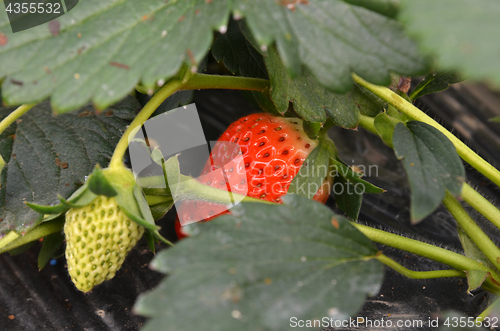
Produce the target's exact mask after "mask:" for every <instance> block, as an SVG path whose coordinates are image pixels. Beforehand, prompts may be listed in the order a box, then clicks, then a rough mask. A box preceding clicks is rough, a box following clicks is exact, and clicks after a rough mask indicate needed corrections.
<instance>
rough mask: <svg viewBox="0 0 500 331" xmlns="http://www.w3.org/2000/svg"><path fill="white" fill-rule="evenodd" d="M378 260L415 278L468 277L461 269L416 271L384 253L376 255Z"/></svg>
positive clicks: (404, 274)
mask: <svg viewBox="0 0 500 331" xmlns="http://www.w3.org/2000/svg"><path fill="white" fill-rule="evenodd" d="M376 259H377V260H379V261H380V262H382V263H383V264H385V265H386V266H388V267H390V268H392V269H394V270H395V271H397V272H399V273H400V274H402V275H403V276H406V277H408V278H413V279H431V278H446V277H467V275H466V274H465V272H463V271H460V270H453V269H451V270H433V271H414V270H410V269H407V268H405V267H403V266H402V265H401V264H399V263H397V262H396V261H394V260H393V259H391V258H389V257H387V256H385V255H384V254H379V255H377V257H376Z"/></svg>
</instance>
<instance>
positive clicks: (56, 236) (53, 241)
mask: <svg viewBox="0 0 500 331" xmlns="http://www.w3.org/2000/svg"><path fill="white" fill-rule="evenodd" d="M63 243H64V234H63V233H62V232H61V231H58V232H54V233H52V234H49V235H47V236H45V237H44V238H43V245H42V249H40V253H39V254H38V269H40V270H42V269H43V268H44V267H45V265H47V262H49V260H50V259H51V258H52V257H53V256H54V253H56V252H57V250H58V249H59V247H61V246H62V244H63Z"/></svg>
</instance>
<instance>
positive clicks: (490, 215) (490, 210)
mask: <svg viewBox="0 0 500 331" xmlns="http://www.w3.org/2000/svg"><path fill="white" fill-rule="evenodd" d="M462 198H463V199H464V201H465V202H467V203H468V204H469V205H470V206H471V207H472V208H474V209H475V210H477V211H478V212H480V213H481V214H482V215H483V216H484V217H486V219H488V220H489V221H490V222H491V223H493V224H494V225H495V226H496V227H497V228H499V229H500V210H499V209H498V208H497V207H495V206H494V205H493V204H492V203H491V202H489V201H488V200H487V199H486V198H484V197H483V196H482V195H481V194H479V193H478V192H477V191H476V190H474V189H473V188H472V187H470V186H469V185H468V184H467V183H464V186H463V188H462Z"/></svg>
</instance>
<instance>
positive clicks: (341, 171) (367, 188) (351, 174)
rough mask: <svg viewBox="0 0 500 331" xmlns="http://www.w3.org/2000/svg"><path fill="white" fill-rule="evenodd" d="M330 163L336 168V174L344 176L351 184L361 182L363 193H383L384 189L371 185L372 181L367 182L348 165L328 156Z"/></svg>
mask: <svg viewBox="0 0 500 331" xmlns="http://www.w3.org/2000/svg"><path fill="white" fill-rule="evenodd" d="M330 163H331V165H332V166H333V167H336V168H337V175H339V176H341V177H343V178H345V179H346V180H347V181H349V182H350V183H352V184H353V185H356V184H361V185H363V192H364V193H383V192H385V190H384V189H383V188H380V187H378V186H375V185H373V184H372V183H369V182H367V181H366V180H364V179H361V175H360V174H359V173H357V172H355V171H354V170H352V169H351V168H349V167H348V166H346V165H344V164H343V163H342V162H340V161H338V160H335V159H333V158H330Z"/></svg>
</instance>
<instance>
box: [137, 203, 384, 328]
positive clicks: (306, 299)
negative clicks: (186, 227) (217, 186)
mask: <svg viewBox="0 0 500 331" xmlns="http://www.w3.org/2000/svg"><path fill="white" fill-rule="evenodd" d="M283 201H284V202H285V205H267V204H255V203H254V204H250V203H243V204H239V205H237V206H235V207H234V208H233V209H232V215H224V216H221V217H219V218H217V219H215V220H213V221H212V222H208V223H203V224H199V223H198V224H196V225H195V224H192V225H193V226H196V227H198V228H199V230H200V231H199V232H200V234H199V235H197V236H195V237H193V238H189V239H186V240H183V241H182V242H180V243H179V244H178V245H176V246H175V247H173V248H170V249H168V250H163V251H162V252H160V253H159V254H157V256H156V257H155V259H154V260H153V262H152V267H153V268H154V269H155V270H157V271H160V272H163V273H168V274H169V276H168V277H167V278H166V279H165V280H164V281H163V282H162V283H161V284H160V285H159V286H158V287H157V288H156V289H155V290H153V291H151V292H149V293H147V294H143V295H141V296H140V297H139V298H138V301H137V302H136V304H135V307H134V310H135V311H136V312H138V313H140V314H142V315H146V316H149V317H152V318H153V319H152V320H151V321H149V322H148V324H147V325H146V326H145V328H144V329H143V330H145V331H149V330H160V329H162V328H164V326H165V325H167V324H166V323H168V326H169V330H202V329H203V330H206V331H212V330H217V331H234V330H240V331H247V330H289V329H290V318H291V317H297V318H298V319H314V318H316V317H318V316H329V317H331V318H334V319H343V318H348V316H353V315H354V314H355V313H356V312H357V311H358V310H359V309H360V308H361V306H362V305H363V303H364V300H365V299H366V295H367V294H368V295H372V294H374V293H377V291H378V289H379V287H380V284H381V281H382V276H383V272H382V265H381V264H380V263H379V262H378V261H376V260H374V259H372V258H373V257H374V255H375V254H376V253H377V248H376V247H375V246H374V245H373V244H372V243H371V242H370V241H369V240H368V239H367V238H366V237H364V236H363V235H362V234H361V233H360V232H359V231H357V230H356V229H355V228H354V227H353V226H352V225H351V224H350V223H349V222H348V221H347V220H346V219H344V218H342V217H340V216H338V215H335V214H333V213H332V212H331V211H330V210H329V209H328V208H327V207H325V206H324V205H322V204H320V203H318V202H315V201H311V200H307V199H305V198H303V197H299V196H293V195H288V196H285V197H284V198H283ZM346 298H349V300H346ZM193 312H196V318H193ZM304 329H307V330H311V328H304Z"/></svg>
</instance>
